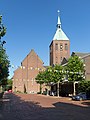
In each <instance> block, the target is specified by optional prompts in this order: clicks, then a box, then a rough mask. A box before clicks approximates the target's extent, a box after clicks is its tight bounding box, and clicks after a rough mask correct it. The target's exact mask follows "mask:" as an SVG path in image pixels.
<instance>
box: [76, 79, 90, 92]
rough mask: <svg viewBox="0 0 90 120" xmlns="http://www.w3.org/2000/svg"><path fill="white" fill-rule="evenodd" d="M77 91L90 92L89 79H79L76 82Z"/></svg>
mask: <svg viewBox="0 0 90 120" xmlns="http://www.w3.org/2000/svg"><path fill="white" fill-rule="evenodd" d="M78 91H79V92H89V93H90V81H85V80H83V81H81V82H79V84H78Z"/></svg>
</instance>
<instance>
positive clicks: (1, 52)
mask: <svg viewBox="0 0 90 120" xmlns="http://www.w3.org/2000/svg"><path fill="white" fill-rule="evenodd" d="M5 34H6V28H5V27H4V26H3V24H2V16H0V85H3V86H4V85H6V84H7V77H8V76H9V69H8V68H9V65H10V61H9V60H8V56H7V54H6V50H5V49H4V48H3V42H1V37H3V36H4V35H5Z"/></svg>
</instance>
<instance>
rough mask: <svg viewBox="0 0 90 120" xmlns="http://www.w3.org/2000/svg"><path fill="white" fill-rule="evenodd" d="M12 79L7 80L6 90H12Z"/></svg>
mask: <svg viewBox="0 0 90 120" xmlns="http://www.w3.org/2000/svg"><path fill="white" fill-rule="evenodd" d="M12 83H13V82H12V80H11V79H8V80H7V85H6V87H5V89H6V90H11V89H12Z"/></svg>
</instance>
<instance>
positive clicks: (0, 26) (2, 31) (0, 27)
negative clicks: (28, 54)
mask: <svg viewBox="0 0 90 120" xmlns="http://www.w3.org/2000/svg"><path fill="white" fill-rule="evenodd" d="M5 34H6V28H5V27H4V26H3V24H2V16H0V42H1V37H3V36H4V35H5Z"/></svg>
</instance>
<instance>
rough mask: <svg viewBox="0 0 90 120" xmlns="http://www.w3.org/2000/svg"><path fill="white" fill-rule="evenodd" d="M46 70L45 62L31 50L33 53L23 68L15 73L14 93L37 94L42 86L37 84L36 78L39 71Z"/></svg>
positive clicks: (25, 61)
mask: <svg viewBox="0 0 90 120" xmlns="http://www.w3.org/2000/svg"><path fill="white" fill-rule="evenodd" d="M42 70H45V67H44V66H43V62H42V61H41V59H40V58H39V57H38V55H37V54H36V53H35V52H34V50H31V52H30V53H29V54H28V55H27V56H26V58H25V59H24V60H23V61H22V63H21V67H19V68H18V69H17V70H15V72H14V76H13V91H14V92H17V91H19V92H27V93H37V92H39V89H40V86H39V84H37V83H36V81H35V77H36V76H37V74H38V73H39V71H42Z"/></svg>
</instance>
